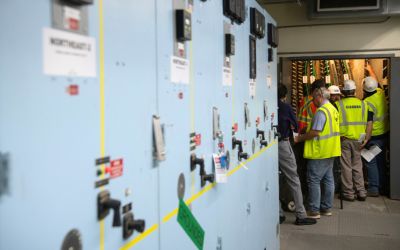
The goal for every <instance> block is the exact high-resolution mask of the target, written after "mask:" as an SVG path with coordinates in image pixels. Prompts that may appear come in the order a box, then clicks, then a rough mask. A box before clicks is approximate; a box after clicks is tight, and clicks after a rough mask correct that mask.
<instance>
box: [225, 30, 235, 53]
mask: <svg viewBox="0 0 400 250" xmlns="http://www.w3.org/2000/svg"><path fill="white" fill-rule="evenodd" d="M225 55H226V56H232V55H235V36H234V35H232V34H225Z"/></svg>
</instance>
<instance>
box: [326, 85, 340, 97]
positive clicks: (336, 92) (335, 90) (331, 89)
mask: <svg viewBox="0 0 400 250" xmlns="http://www.w3.org/2000/svg"><path fill="white" fill-rule="evenodd" d="M328 90H329V93H330V94H331V95H340V94H341V93H340V89H339V87H338V86H336V85H331V86H330V87H329V88H328Z"/></svg>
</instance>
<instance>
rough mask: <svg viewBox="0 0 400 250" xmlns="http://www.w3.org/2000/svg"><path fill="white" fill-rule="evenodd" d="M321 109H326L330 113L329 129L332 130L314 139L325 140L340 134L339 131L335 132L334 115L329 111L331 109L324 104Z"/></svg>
mask: <svg viewBox="0 0 400 250" xmlns="http://www.w3.org/2000/svg"><path fill="white" fill-rule="evenodd" d="M321 109H325V111H326V113H327V114H328V118H329V119H328V120H329V131H330V132H329V134H327V135H324V136H317V137H314V140H325V139H328V138H331V137H334V136H340V133H339V132H333V125H332V116H331V113H330V112H329V110H328V109H327V108H326V107H325V106H322V107H321Z"/></svg>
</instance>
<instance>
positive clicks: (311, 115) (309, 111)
mask: <svg viewBox="0 0 400 250" xmlns="http://www.w3.org/2000/svg"><path fill="white" fill-rule="evenodd" d="M312 101H313V100H312V99H311V100H309V101H308V102H307V104H306V106H305V107H307V114H308V115H309V116H310V117H311V119H312V117H313V116H314V114H313V112H312V110H311V102H312Z"/></svg>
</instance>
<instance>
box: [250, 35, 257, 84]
mask: <svg viewBox="0 0 400 250" xmlns="http://www.w3.org/2000/svg"><path fill="white" fill-rule="evenodd" d="M249 48H250V51H249V57H250V59H249V63H250V79H255V78H256V77H257V51H256V39H255V38H254V37H253V36H249Z"/></svg>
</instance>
